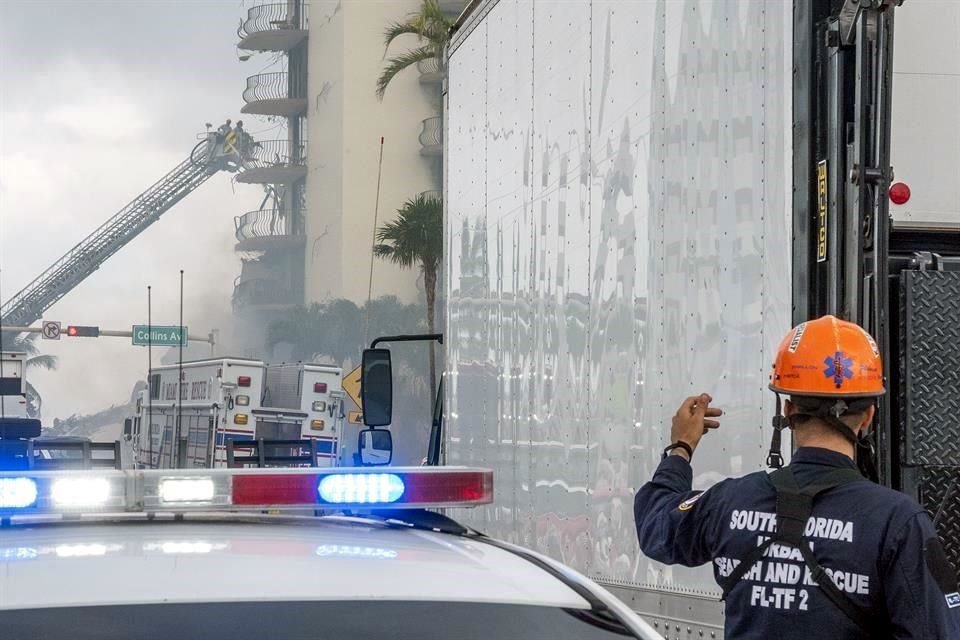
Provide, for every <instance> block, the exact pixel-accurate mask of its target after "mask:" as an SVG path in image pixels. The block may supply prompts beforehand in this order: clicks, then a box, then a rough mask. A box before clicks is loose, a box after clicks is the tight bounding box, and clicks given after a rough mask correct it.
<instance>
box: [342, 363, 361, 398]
mask: <svg viewBox="0 0 960 640" xmlns="http://www.w3.org/2000/svg"><path fill="white" fill-rule="evenodd" d="M343 390H344V391H346V392H347V395H348V396H350V399H351V400H353V403H354V404H355V405H357V406H358V407H363V405H362V404H360V367H357V368H356V369H354V370H353V371H351V372H350V373H348V374H347V375H345V376H343Z"/></svg>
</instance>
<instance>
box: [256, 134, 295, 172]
mask: <svg viewBox="0 0 960 640" xmlns="http://www.w3.org/2000/svg"><path fill="white" fill-rule="evenodd" d="M303 151H304V149H303V145H295V146H294V148H293V149H291V147H290V143H289V141H287V140H261V141H256V142H253V143H252V144H251V145H250V148H249V149H246V150H245V157H244V163H243V165H244V168H246V169H267V168H280V167H302V166H304V162H305V158H304V157H303V156H304V153H303Z"/></svg>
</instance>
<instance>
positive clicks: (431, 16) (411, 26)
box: [377, 0, 453, 100]
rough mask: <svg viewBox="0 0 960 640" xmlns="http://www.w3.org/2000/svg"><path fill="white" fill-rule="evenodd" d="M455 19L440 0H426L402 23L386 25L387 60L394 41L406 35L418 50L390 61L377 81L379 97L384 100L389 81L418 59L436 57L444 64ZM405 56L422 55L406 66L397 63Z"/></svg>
mask: <svg viewBox="0 0 960 640" xmlns="http://www.w3.org/2000/svg"><path fill="white" fill-rule="evenodd" d="M452 26H453V20H451V19H450V18H448V17H447V16H446V15H445V14H444V13H443V10H442V9H441V8H440V3H439V1H438V0H423V2H422V4H421V5H420V9H419V11H417V12H416V13H411V14H409V15H408V16H407V17H406V19H405V20H404V21H403V22H394V23H392V24H390V25H388V26H387V28H386V30H385V31H384V34H383V40H384V54H383V55H384V57H386V55H387V51H389V50H390V45H391V44H393V42H394V40H396V39H397V38H399V37H400V36H403V35H413V36H416V37H417V39H418V41H419V45H420V46H419V47H418V48H417V49H414V50H412V51H410V52H408V53H407V54H403V55H401V56H397V57H394V58H391V59H389V60H388V61H387V62H386V65H385V67H384V70H383V73H382V74H381V75H380V78H378V80H377V96H378V97H379V98H380V99H381V100H382V99H383V95H384V93H385V92H386V89H387V85H388V84H390V81H391V80H393V78H394V77H395V76H396V75H397V73H399V72H400V71H402V70H403V69H406V68H407V67H409V66H410V64H413V63H415V62H418V61H419V60H422V59H425V58H430V57H433V58H437V59H438V60H440V61H441V63H442V58H443V51H444V48H445V47H446V45H447V43H448V42H449V40H450V28H451V27H452ZM406 56H420V57H417V58H416V59H414V60H413V62H408V63H406V64H402V65H400V64H398V63H400V62H402V61H403V59H404V58H405V57H406Z"/></svg>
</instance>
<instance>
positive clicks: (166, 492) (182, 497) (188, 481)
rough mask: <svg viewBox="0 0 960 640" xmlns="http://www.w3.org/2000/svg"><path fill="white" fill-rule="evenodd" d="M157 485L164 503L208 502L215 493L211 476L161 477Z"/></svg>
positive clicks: (161, 500)
mask: <svg viewBox="0 0 960 640" xmlns="http://www.w3.org/2000/svg"><path fill="white" fill-rule="evenodd" d="M158 486H159V494H160V502H162V503H164V504H175V503H182V502H201V503H208V502H210V501H211V500H213V497H214V495H216V488H215V486H214V484H213V478H161V479H160V482H159V484H158Z"/></svg>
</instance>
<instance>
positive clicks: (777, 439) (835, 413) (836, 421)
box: [767, 392, 868, 469]
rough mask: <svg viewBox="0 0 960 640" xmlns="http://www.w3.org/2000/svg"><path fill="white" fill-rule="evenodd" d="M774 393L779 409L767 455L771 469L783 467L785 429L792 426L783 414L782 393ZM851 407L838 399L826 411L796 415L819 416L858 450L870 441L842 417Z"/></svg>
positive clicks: (774, 420)
mask: <svg viewBox="0 0 960 640" xmlns="http://www.w3.org/2000/svg"><path fill="white" fill-rule="evenodd" d="M774 395H775V396H776V398H777V410H776V413H775V414H774V416H773V437H772V438H770V453H769V455H767V466H768V467H770V468H771V469H780V468H782V467H783V454H782V453H781V441H782V439H783V430H784V429H786V428H787V427H789V426H790V420H789V418H786V417H785V416H784V415H783V403H782V402H781V400H780V394H779V393H776V392H774ZM849 408H850V407H849V405H847V403H846V402H844V401H843V400H842V399H838V400H837V401H836V402H834V403H833V404H832V405H830V406H829V407H827V409H826V410H824V411H817V412H816V413H805V414H796V415H808V416H810V417H813V418H819V419H820V420H822V421H823V422H824V423H826V424H828V425H829V426H831V427H832V428H833V429H834V430H835V431H836V432H837V433H839V434H840V435H842V436H843V437H844V438H845V439H846V440H847V441H849V442H850V444H852V445H853V447H854V451H856V447H857V445H858V444H864V443H867V445H868V442H867V440H866V434H861V435H858V434H857V432H856V431H854V430H853V429H851V428H850V427H849V426H847V424H846V423H845V422H844V421H843V420H841V419H840V416H842V415H843V414H844V413H846V411H847V409H849Z"/></svg>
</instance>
